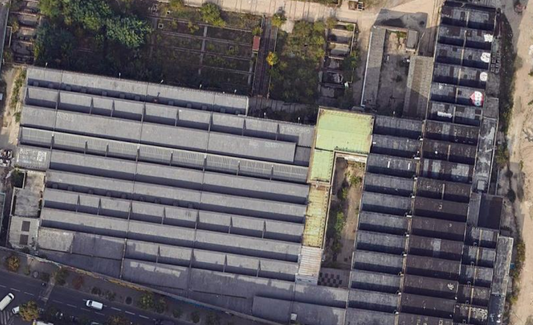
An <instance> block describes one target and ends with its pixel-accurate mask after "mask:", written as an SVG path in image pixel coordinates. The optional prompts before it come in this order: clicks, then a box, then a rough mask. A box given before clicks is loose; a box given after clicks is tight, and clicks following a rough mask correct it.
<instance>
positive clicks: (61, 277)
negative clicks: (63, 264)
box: [54, 268, 68, 286]
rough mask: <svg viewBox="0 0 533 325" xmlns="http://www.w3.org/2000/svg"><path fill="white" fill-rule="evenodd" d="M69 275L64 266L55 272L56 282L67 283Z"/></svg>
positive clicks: (59, 283)
mask: <svg viewBox="0 0 533 325" xmlns="http://www.w3.org/2000/svg"><path fill="white" fill-rule="evenodd" d="M67 277H68V271H67V270H66V269H64V268H60V269H59V270H58V271H57V272H56V273H55V274H54V279H55V280H56V283H57V284H58V285H60V286H62V285H65V284H66V283H67Z"/></svg>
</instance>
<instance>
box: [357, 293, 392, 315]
mask: <svg viewBox="0 0 533 325" xmlns="http://www.w3.org/2000/svg"><path fill="white" fill-rule="evenodd" d="M399 297H400V296H398V295H397V294H395V293H392V294H391V293H382V292H375V291H367V290H359V289H352V290H350V295H349V297H348V306H349V308H358V309H368V310H374V311H382V312H390V313H393V312H394V311H396V310H398V302H399Z"/></svg>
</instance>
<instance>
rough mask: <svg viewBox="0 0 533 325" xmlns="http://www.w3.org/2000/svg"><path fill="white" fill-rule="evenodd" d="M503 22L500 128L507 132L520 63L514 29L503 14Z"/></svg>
mask: <svg viewBox="0 0 533 325" xmlns="http://www.w3.org/2000/svg"><path fill="white" fill-rule="evenodd" d="M502 19H503V24H502V26H503V27H502V34H503V37H502V38H501V39H502V50H501V53H502V58H501V70H500V75H501V78H500V80H501V81H500V91H499V98H500V102H499V103H500V107H499V109H500V110H499V112H500V121H499V125H500V129H501V131H503V132H504V133H507V131H508V129H509V123H510V121H511V116H512V111H513V105H514V99H513V95H514V88H515V78H514V71H515V67H516V65H517V64H520V62H519V60H518V59H517V56H516V52H515V51H514V47H513V35H512V29H511V26H510V25H509V21H508V20H507V18H506V17H505V15H502Z"/></svg>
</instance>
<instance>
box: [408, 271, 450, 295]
mask: <svg viewBox="0 0 533 325" xmlns="http://www.w3.org/2000/svg"><path fill="white" fill-rule="evenodd" d="M458 289H459V282H457V281H453V280H444V279H435V278H429V277H423V276H418V275H412V274H406V275H405V277H404V281H403V292H405V293H412V294H417V295H424V296H432V297H437V298H446V299H454V298H455V297H456V296H457V291H458Z"/></svg>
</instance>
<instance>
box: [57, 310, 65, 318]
mask: <svg viewBox="0 0 533 325" xmlns="http://www.w3.org/2000/svg"><path fill="white" fill-rule="evenodd" d="M63 316H65V315H63V313H62V312H61V311H57V313H56V318H57V319H63Z"/></svg>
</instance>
